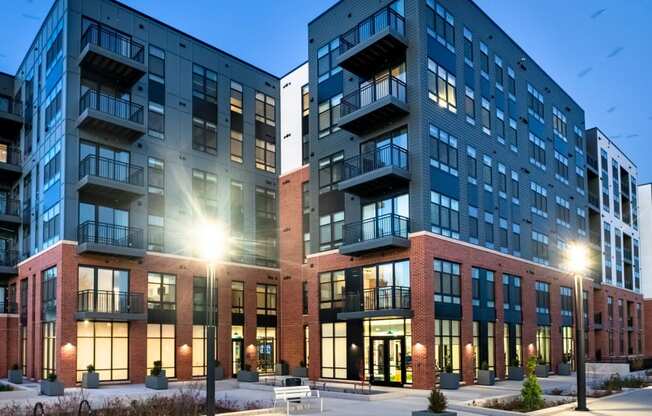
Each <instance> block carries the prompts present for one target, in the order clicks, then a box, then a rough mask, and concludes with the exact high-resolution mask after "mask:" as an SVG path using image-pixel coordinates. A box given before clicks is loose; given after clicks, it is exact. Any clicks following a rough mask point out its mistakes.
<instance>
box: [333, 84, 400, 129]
mask: <svg viewBox="0 0 652 416" xmlns="http://www.w3.org/2000/svg"><path fill="white" fill-rule="evenodd" d="M408 112H409V110H408V105H407V86H406V84H405V82H403V81H401V80H400V79H398V78H395V77H393V76H391V75H385V76H383V77H381V78H378V79H374V80H373V81H370V82H369V83H366V84H363V85H362V86H361V87H360V88H359V89H358V90H355V91H354V92H352V93H350V94H347V95H346V96H344V97H343V98H342V102H341V105H340V120H339V122H338V125H339V126H340V127H341V128H343V129H345V130H348V131H350V132H351V133H354V134H357V135H362V134H365V133H368V132H369V131H371V130H377V129H379V128H380V127H382V126H384V125H386V124H389V123H391V122H393V121H395V120H396V119H398V118H400V117H402V116H404V115H406V114H407V113H408Z"/></svg>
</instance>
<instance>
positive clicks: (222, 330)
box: [216, 274, 232, 377]
mask: <svg viewBox="0 0 652 416" xmlns="http://www.w3.org/2000/svg"><path fill="white" fill-rule="evenodd" d="M217 286H218V289H217V294H218V297H219V301H218V302H217V308H218V312H217V313H218V319H217V339H216V342H217V359H218V361H219V362H220V364H221V365H222V368H224V377H230V376H231V375H232V374H231V370H232V365H231V360H232V358H231V279H229V278H228V277H227V276H226V274H220V276H219V278H218V279H217Z"/></svg>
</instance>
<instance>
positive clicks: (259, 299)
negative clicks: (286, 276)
mask: <svg viewBox="0 0 652 416" xmlns="http://www.w3.org/2000/svg"><path fill="white" fill-rule="evenodd" d="M256 311H257V312H256V313H257V314H258V315H276V285H265V284H257V285H256Z"/></svg>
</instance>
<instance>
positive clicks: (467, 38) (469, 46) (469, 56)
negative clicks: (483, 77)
mask: <svg viewBox="0 0 652 416" xmlns="http://www.w3.org/2000/svg"><path fill="white" fill-rule="evenodd" d="M464 62H465V63H466V64H467V65H469V66H470V67H473V33H471V31H470V30H469V29H467V28H464Z"/></svg>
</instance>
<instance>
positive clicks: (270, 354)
mask: <svg viewBox="0 0 652 416" xmlns="http://www.w3.org/2000/svg"><path fill="white" fill-rule="evenodd" d="M256 361H257V363H258V367H257V370H258V372H259V373H262V374H271V373H273V372H274V365H275V364H276V363H277V361H276V328H274V327H264V326H263V327H257V328H256Z"/></svg>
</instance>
